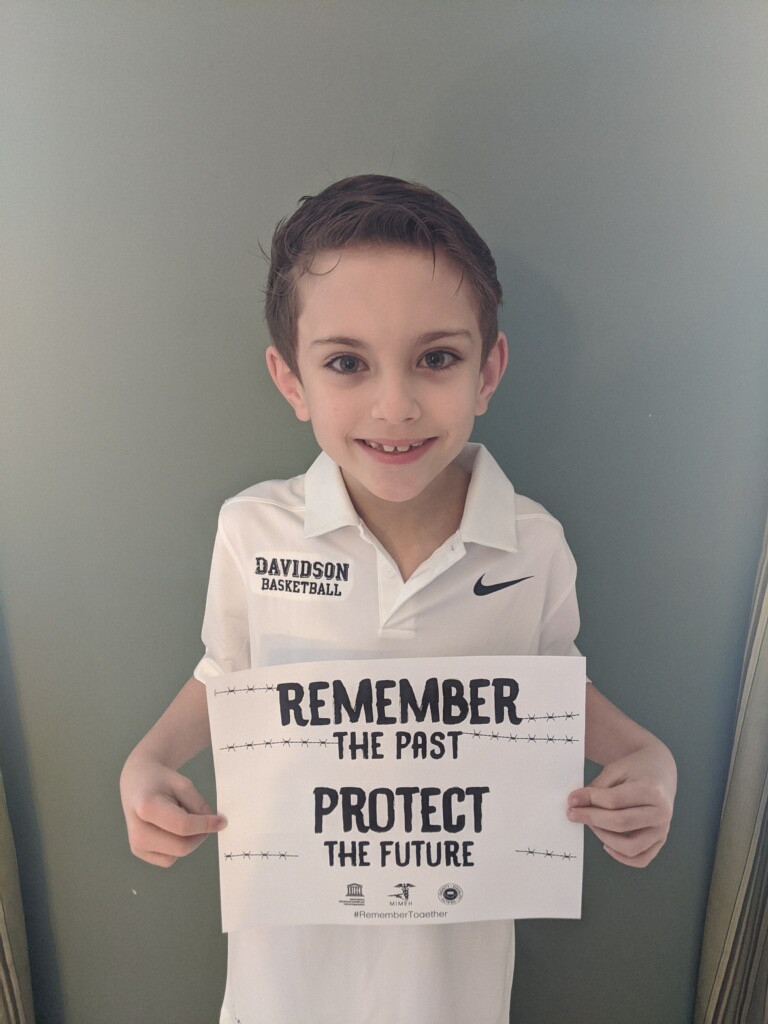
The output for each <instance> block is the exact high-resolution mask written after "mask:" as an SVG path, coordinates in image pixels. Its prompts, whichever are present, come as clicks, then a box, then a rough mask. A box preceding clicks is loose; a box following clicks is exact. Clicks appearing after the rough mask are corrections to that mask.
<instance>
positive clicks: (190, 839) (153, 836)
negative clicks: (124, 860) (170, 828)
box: [128, 821, 207, 860]
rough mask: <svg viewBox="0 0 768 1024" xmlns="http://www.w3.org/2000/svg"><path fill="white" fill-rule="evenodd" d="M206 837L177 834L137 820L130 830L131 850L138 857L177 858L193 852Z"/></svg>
mask: <svg viewBox="0 0 768 1024" xmlns="http://www.w3.org/2000/svg"><path fill="white" fill-rule="evenodd" d="M206 838H207V836H206V835H195V836H177V835H174V834H173V833H172V832H166V831H164V830H163V829H160V828H157V826H155V825H149V824H147V823H146V822H143V821H136V822H135V823H134V824H133V825H132V826H131V827H130V828H129V831H128V842H129V845H130V847H131V852H132V853H134V854H136V856H137V857H145V855H146V854H155V855H157V856H160V857H169V858H172V859H173V860H176V859H177V858H179V857H186V856H187V854H189V853H192V851H193V850H196V849H197V847H198V846H199V845H200V844H201V843H202V842H203V840H205V839H206Z"/></svg>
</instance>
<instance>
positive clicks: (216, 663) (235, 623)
mask: <svg viewBox="0 0 768 1024" xmlns="http://www.w3.org/2000/svg"><path fill="white" fill-rule="evenodd" d="M202 639H203V643H204V644H205V655H204V656H203V658H202V659H201V660H200V662H199V663H198V665H197V667H196V668H195V671H194V676H195V678H196V679H199V680H200V682H202V683H208V682H211V681H212V680H214V679H217V678H218V677H220V676H222V675H227V674H228V673H230V672H239V671H241V670H242V669H247V668H250V665H251V650H250V634H249V630H248V602H247V593H246V586H245V580H244V579H243V574H242V572H241V569H240V566H239V564H238V560H237V557H236V555H235V553H234V551H233V549H232V546H231V544H230V542H229V540H228V539H227V537H226V534H225V532H224V529H223V527H222V523H221V519H219V528H218V531H217V534H216V540H215V542H214V545H213V557H212V559H211V575H210V578H209V580H208V596H207V597H206V601H205V615H204V617H203V629H202Z"/></svg>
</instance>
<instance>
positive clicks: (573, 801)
mask: <svg viewBox="0 0 768 1024" xmlns="http://www.w3.org/2000/svg"><path fill="white" fill-rule="evenodd" d="M585 745H586V754H587V757H588V758H589V759H590V761H596V762H597V763H598V764H601V765H604V768H603V770H602V772H600V774H599V775H598V776H597V778H596V779H595V780H594V781H593V782H592V784H591V785H589V786H584V787H583V788H582V789H577V790H575V791H574V792H573V793H571V795H570V796H569V798H568V817H569V818H570V820H571V821H578V822H581V823H582V824H584V825H589V827H590V828H591V829H592V831H593V832H594V833H595V835H596V836H597V837H598V839H600V840H601V842H602V843H603V848H604V849H605V850H606V852H607V853H609V854H610V855H611V856H612V857H614V858H615V859H616V860H618V861H620V862H621V863H622V864H628V865H630V866H631V867H640V868H643V867H645V866H646V865H647V864H650V862H651V861H652V860H653V858H654V857H655V856H656V854H657V853H658V852H659V850H660V849H661V848H662V846H663V845H664V843H665V842H666V839H667V835H668V833H669V824H670V821H671V820H672V808H673V805H674V801H675V791H676V789H677V768H676V766H675V760H674V758H673V757H672V754H671V753H670V751H669V750H668V748H667V747H666V746H665V745H664V744H663V743H662V742H661V740H659V739H657V738H656V737H655V736H654V735H653V734H652V733H650V732H648V731H647V729H643V727H642V726H640V725H638V724H637V722H633V721H632V719H631V718H628V717H627V716H626V715H625V714H624V713H623V712H621V711H619V709H618V708H617V707H616V706H615V705H614V704H612V703H611V702H610V701H609V700H608V699H607V698H606V697H604V696H603V695H602V694H601V693H600V692H599V691H598V690H597V689H596V688H595V687H594V686H592V685H591V684H587V699H586V743H585Z"/></svg>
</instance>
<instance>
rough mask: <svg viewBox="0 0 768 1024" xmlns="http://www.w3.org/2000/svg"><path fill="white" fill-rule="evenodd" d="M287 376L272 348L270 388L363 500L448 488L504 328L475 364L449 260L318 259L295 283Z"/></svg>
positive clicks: (476, 341)
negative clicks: (293, 339) (294, 367)
mask: <svg viewBox="0 0 768 1024" xmlns="http://www.w3.org/2000/svg"><path fill="white" fill-rule="evenodd" d="M299 289H300V292H299V309H300V314H299V320H298V349H297V360H298V367H299V375H298V376H297V375H296V374H294V373H293V372H292V371H291V370H290V369H289V368H288V366H287V365H286V364H285V362H284V361H283V360H282V359H281V357H280V356H279V355H278V353H277V351H276V350H275V349H274V348H270V350H269V352H268V354H267V361H268V365H269V368H270V373H271V374H272V377H273V379H274V381H275V383H276V384H277V386H278V388H279V389H280V391H281V392H282V394H283V395H284V396H285V397H286V399H287V400H288V401H289V402H290V404H291V405H292V407H293V409H294V411H295V413H296V415H297V416H298V417H299V419H301V420H308V421H311V423H312V427H313V429H314V432H315V437H316V438H317V442H318V444H319V445H320V446H321V448H322V449H323V450H324V451H325V452H326V453H327V454H328V455H329V456H330V457H331V458H332V459H333V460H334V462H336V463H337V464H338V465H339V466H340V467H341V471H342V474H343V476H344V480H345V483H346V485H347V488H348V490H349V491H350V494H351V495H352V498H353V500H354V501H355V504H356V505H357V507H358V510H359V511H361V512H363V514H364V510H365V506H366V502H369V501H375V500H378V501H387V502H398V503H408V502H412V501H415V500H417V499H419V498H420V497H421V498H423V497H424V496H431V497H434V498H435V499H436V500H437V499H439V498H441V497H446V496H449V495H446V494H445V493H444V488H446V487H448V486H450V483H449V482H450V481H455V479H456V474H455V472H451V471H450V470H449V467H450V466H451V464H452V463H453V461H454V459H455V458H456V456H457V455H458V454H459V453H460V452H461V450H462V448H463V447H464V445H465V443H466V441H467V440H468V438H469V436H470V433H471V431H472V426H473V423H474V419H475V416H477V415H480V414H481V413H483V412H485V410H486V408H487V406H488V400H489V398H490V396H491V395H492V394H493V391H494V390H495V388H496V386H497V384H498V382H499V379H500V378H501V374H502V373H503V371H504V366H505V364H506V340H505V338H504V336H503V335H499V339H498V341H497V343H496V345H495V346H494V348H493V349H492V351H491V353H490V355H489V356H488V358H487V359H486V361H485V363H484V364H482V365H481V356H482V341H481V336H480V328H479V324H478V319H477V313H476V311H475V304H474V302H473V297H472V293H471V291H470V290H469V288H468V287H467V286H466V284H463V283H461V275H460V273H459V271H457V270H456V269H455V268H454V266H453V265H452V264H451V263H449V262H448V261H447V260H446V259H444V258H443V257H442V256H441V255H440V254H438V257H437V262H436V264H435V265H434V266H433V261H432V254H431V253H424V252H422V251H420V250H417V249H409V248H395V247H389V246H366V247H354V248H351V249H345V250H344V251H343V252H328V253H322V254H321V255H320V256H318V257H317V258H316V259H315V260H314V262H313V264H312V270H311V273H309V274H305V275H304V276H303V277H302V278H301V281H300V283H299Z"/></svg>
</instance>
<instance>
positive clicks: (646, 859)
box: [603, 839, 665, 868]
mask: <svg viewBox="0 0 768 1024" xmlns="http://www.w3.org/2000/svg"><path fill="white" fill-rule="evenodd" d="M664 842H665V840H664V839H662V840H660V841H659V842H658V843H654V844H653V846H651V847H650V848H649V849H647V850H646V851H645V852H644V853H642V854H640V855H639V856H637V857H625V856H624V854H622V853H620V852H619V851H618V850H614V849H613V848H612V847H610V846H603V849H604V850H605V852H606V853H607V854H608V855H609V856H610V857H613V859H614V860H617V861H618V862H619V863H620V864H626V865H627V867H630V868H645V867H648V865H649V864H650V863H651V861H652V860H653V859H654V857H655V856H656V854H657V853H658V852H659V850H660V849H661V848H662V846H663V845H664Z"/></svg>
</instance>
